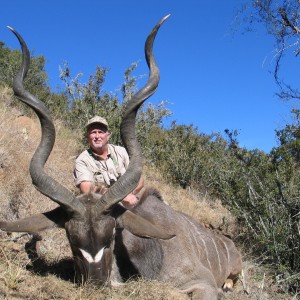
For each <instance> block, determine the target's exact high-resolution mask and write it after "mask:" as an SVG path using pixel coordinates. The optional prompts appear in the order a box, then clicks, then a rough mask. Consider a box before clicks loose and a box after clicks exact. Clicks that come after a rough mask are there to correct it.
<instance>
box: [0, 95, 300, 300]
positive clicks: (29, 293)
mask: <svg viewBox="0 0 300 300" xmlns="http://www.w3.org/2000/svg"><path fill="white" fill-rule="evenodd" d="M11 94H12V93H11V91H10V90H9V89H0V219H4V220H14V219H16V218H22V217H24V216H28V215H31V214H33V213H37V212H43V211H47V210H49V209H51V208H53V207H54V206H55V204H54V203H52V202H51V201H49V200H48V199H47V198H46V197H44V196H43V195H41V194H40V193H38V192H37V191H36V190H35V189H34V187H33V186H32V184H31V181H30V178H29V173H28V164H29V161H30V158H31V156H32V153H33V151H34V150H35V148H36V146H37V143H38V141H39V136H40V128H39V123H38V121H37V120H36V119H29V118H27V117H25V116H20V115H21V113H20V112H19V111H17V110H15V109H13V108H12V107H11V106H10V103H11V101H12V100H11ZM56 128H57V135H58V138H57V142H56V145H55V147H54V150H53V152H52V154H51V157H50V159H49V161H48V162H47V165H46V170H47V173H48V174H50V175H51V176H53V177H54V178H55V179H56V180H58V181H59V182H61V183H62V184H63V185H64V186H66V187H68V188H69V189H70V190H75V188H74V185H73V179H72V170H73V164H74V158H75V156H76V154H77V149H78V144H77V140H76V137H73V136H72V134H71V133H70V132H69V131H67V130H66V129H65V128H64V127H63V126H61V124H60V123H59V122H56ZM144 171H145V173H144V174H145V175H144V176H145V181H146V185H151V186H155V187H157V188H158V189H159V190H160V191H161V194H162V195H163V197H164V198H165V200H166V201H167V202H168V203H169V204H170V205H171V206H172V207H174V208H175V209H178V210H181V211H184V212H185V213H187V214H190V215H192V216H194V217H195V218H196V219H197V220H198V221H199V222H202V223H204V224H211V225H212V226H213V227H215V228H222V229H223V230H225V231H227V232H230V233H234V228H235V226H236V220H235V219H234V218H233V216H232V215H231V214H230V212H229V211H227V210H226V209H225V208H224V207H223V206H222V205H221V203H220V202H219V201H212V200H211V199H209V197H205V198H203V197H200V195H199V194H198V193H197V192H195V191H194V190H189V189H187V190H183V189H181V188H179V187H174V186H172V185H170V184H168V183H167V182H166V181H165V180H164V178H163V177H162V176H161V175H160V174H157V172H156V171H155V170H153V169H150V168H145V170H144ZM268 274H269V272H268V270H265V269H263V268H262V267H261V266H257V265H256V263H255V262H253V261H251V260H250V259H245V261H244V271H243V275H242V276H241V277H240V280H239V281H238V282H237V284H236V287H235V289H234V291H233V292H232V293H227V294H226V295H225V297H224V298H225V299H234V300H235V299H251V300H254V299H259V300H264V299H275V300H276V299H278V300H279V299H293V298H292V297H291V296H290V295H288V294H284V293H282V291H280V288H279V287H278V286H276V285H274V284H273V283H272V280H271V278H270V276H269V275H268ZM73 278H74V273H73V261H72V258H71V251H70V248H69V245H68V241H67V239H66V236H65V233H64V231H63V230H59V229H54V230H51V231H46V232H43V233H41V235H40V236H34V237H33V236H32V235H29V234H20V233H12V234H7V233H3V232H1V233H0V299H74V300H75V299H78V300H81V299H86V300H93V299H114V300H125V299H132V300H134V299H143V300H147V299H149V300H150V299H151V300H152V299H165V300H169V299H170V300H171V299H172V300H173V299H178V300H181V299H188V297H187V296H186V295H182V294H180V293H178V291H177V290H175V289H173V288H172V287H170V286H169V285H167V284H163V283H159V282H149V281H148V282H147V281H142V280H139V281H132V282H129V283H126V284H125V285H124V286H122V287H121V288H118V289H108V288H95V287H93V286H89V285H84V286H78V285H76V284H74V282H73ZM294 299H296V297H295V298H294Z"/></svg>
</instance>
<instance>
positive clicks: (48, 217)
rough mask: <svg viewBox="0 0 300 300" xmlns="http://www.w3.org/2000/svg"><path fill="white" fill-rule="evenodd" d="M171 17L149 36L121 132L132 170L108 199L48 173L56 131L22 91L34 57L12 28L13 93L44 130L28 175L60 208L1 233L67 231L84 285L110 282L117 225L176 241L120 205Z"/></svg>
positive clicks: (135, 171)
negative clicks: (18, 51)
mask: <svg viewBox="0 0 300 300" xmlns="http://www.w3.org/2000/svg"><path fill="white" fill-rule="evenodd" d="M167 17H168V16H166V17H164V18H163V19H162V20H161V21H160V22H159V23H158V24H157V25H156V26H155V27H154V28H153V29H152V31H151V33H150V34H149V36H148V37H147V40H146V43H145V56H146V60H147V64H148V67H149V71H150V75H149V78H148V81H147V83H146V85H145V86H144V87H143V88H142V89H141V90H139V91H138V92H137V93H136V94H135V95H134V96H133V97H132V98H131V100H130V101H129V102H128V104H127V106H126V109H125V112H124V115H123V118H122V123H121V128H120V132H121V138H122V141H123V143H124V145H125V148H126V149H127V151H128V154H129V157H130V163H129V166H128V169H127V171H126V173H125V174H124V175H123V176H121V177H120V178H119V180H118V181H117V182H116V183H115V184H114V185H112V186H111V187H110V188H109V190H108V191H107V192H106V193H105V194H104V195H101V194H95V193H89V194H83V195H80V196H74V194H73V193H72V192H70V191H69V190H68V189H66V188H65V187H63V186H62V185H61V184H60V183H58V182H57V181H55V180H54V179H53V178H51V177H50V176H48V175H47V174H46V173H45V171H44V165H45V163H46V161H47V159H48V157H49V155H50V153H51V151H52V148H53V145H54V142H55V128H54V125H53V121H52V119H51V116H50V112H49V111H48V109H47V108H46V106H45V105H44V103H42V102H41V101H39V100H38V99H36V98H35V97H34V96H33V95H31V94H30V93H29V92H28V91H26V90H25V88H24V86H23V80H24V78H25V77H26V73H27V71H28V69H29V65H30V54H29V51H28V48H27V46H26V43H25V42H24V40H23V38H22V37H21V36H20V34H18V33H17V32H16V31H15V30H14V29H12V28H10V27H9V29H10V30H11V31H12V32H13V33H14V34H15V35H16V36H17V38H18V40H19V42H20V45H21V48H22V65H21V68H20V70H19V72H18V73H17V75H16V76H15V78H14V82H13V90H14V93H15V95H16V97H17V98H18V99H19V100H21V101H22V102H24V103H25V104H27V105H28V106H29V107H31V108H32V109H33V110H34V111H35V113H36V114H37V116H38V118H39V120H40V123H41V129H42V137H41V141H40V144H39V146H38V147H37V149H36V151H35V153H34V155H33V157H32V160H31V163H30V175H31V178H32V182H33V184H34V186H35V187H36V188H37V190H38V191H40V192H41V193H42V194H44V195H46V196H47V197H48V198H49V199H51V200H52V201H54V202H56V203H57V204H58V205H59V206H58V207H57V208H56V209H54V210H53V211H50V212H46V213H43V214H39V215H35V216H31V217H28V218H25V219H22V220H17V221H15V222H0V228H1V229H2V230H5V231H26V232H37V231H40V230H43V229H46V228H50V227H53V226H60V227H64V228H65V230H66V233H67V236H68V239H69V243H70V246H71V248H72V252H73V255H74V258H75V262H76V266H77V271H78V272H77V273H78V277H79V279H80V280H81V281H82V280H83V281H85V280H87V279H90V280H96V281H97V282H98V283H100V284H106V283H108V282H109V278H110V272H111V267H112V260H113V247H114V233H115V228H116V224H118V227H123V228H126V229H127V230H129V231H131V232H132V233H133V234H135V235H138V236H142V237H156V238H162V239H168V238H171V237H172V236H174V235H172V234H170V233H168V232H166V231H165V230H163V229H162V228H158V227H156V226H155V225H154V224H152V223H150V222H148V221H146V220H145V219H143V218H142V217H139V216H138V215H135V214H134V213H132V212H130V211H128V210H126V209H124V208H123V207H122V206H121V205H119V204H118V203H119V202H120V201H121V200H122V199H123V198H124V197H125V196H126V195H128V194H129V193H130V192H132V191H133V190H134V189H135V187H136V186H137V184H138V182H139V179H140V177H141V173H142V152H141V148H140V145H139V143H138V141H137V139H136V135H135V120H136V113H137V111H138V109H139V107H140V106H141V105H142V104H143V102H144V101H145V100H146V99H147V98H149V97H150V96H151V95H152V94H153V93H154V92H155V90H156V88H157V86H158V83H159V69H158V67H157V65H156V62H155V59H154V56H153V42H154V39H155V36H156V34H157V31H158V29H159V28H160V26H161V24H162V23H163V22H164V21H165V20H166V19H167Z"/></svg>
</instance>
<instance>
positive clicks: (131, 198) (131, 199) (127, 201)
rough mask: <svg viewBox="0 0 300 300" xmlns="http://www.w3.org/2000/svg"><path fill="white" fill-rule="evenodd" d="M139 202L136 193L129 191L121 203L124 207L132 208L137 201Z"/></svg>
mask: <svg viewBox="0 0 300 300" xmlns="http://www.w3.org/2000/svg"><path fill="white" fill-rule="evenodd" d="M138 202H139V199H138V197H137V196H136V195H134V194H132V193H130V194H129V195H127V196H126V197H125V198H124V199H123V200H122V204H123V205H124V207H125V208H127V209H131V208H133V207H134V206H135V205H136V204H137V203H138Z"/></svg>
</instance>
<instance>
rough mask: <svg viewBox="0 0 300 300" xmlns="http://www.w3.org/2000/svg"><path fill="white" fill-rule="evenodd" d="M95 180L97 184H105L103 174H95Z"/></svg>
mask: <svg viewBox="0 0 300 300" xmlns="http://www.w3.org/2000/svg"><path fill="white" fill-rule="evenodd" d="M94 180H95V182H101V183H104V182H105V180H104V177H103V175H102V173H100V172H96V173H94Z"/></svg>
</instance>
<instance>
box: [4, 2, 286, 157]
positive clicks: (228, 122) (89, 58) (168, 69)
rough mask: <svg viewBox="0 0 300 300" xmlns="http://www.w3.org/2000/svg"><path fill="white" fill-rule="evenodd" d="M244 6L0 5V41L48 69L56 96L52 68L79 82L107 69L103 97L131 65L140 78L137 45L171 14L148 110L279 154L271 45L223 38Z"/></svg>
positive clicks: (260, 39)
mask: <svg viewBox="0 0 300 300" xmlns="http://www.w3.org/2000/svg"><path fill="white" fill-rule="evenodd" d="M243 2H245V1H242V0H226V1H224V0H219V1H202V0H185V1H183V0H177V1H171V0H151V1H147V2H146V1H141V0H139V1H138V0H128V1H125V0H110V1H102V0H98V1H96V0H72V1H68V0H67V1H64V0H60V1H57V0H52V1H41V0H28V1H24V0H0V4H1V11H0V40H1V41H3V42H4V43H5V44H6V45H7V46H9V47H11V48H19V45H18V43H17V41H16V38H15V37H14V36H13V34H12V33H11V32H10V31H9V30H8V29H7V28H6V26H7V25H9V26H11V27H13V28H15V29H16V30H17V31H18V32H19V33H20V34H21V35H22V36H23V38H24V39H25V40H26V42H27V45H28V47H29V48H30V50H31V51H32V52H33V54H34V55H39V54H41V55H43V56H44V57H45V58H46V59H47V63H46V70H47V72H48V74H49V83H50V85H51V86H52V87H53V89H55V88H57V87H58V86H59V85H61V86H62V82H61V81H60V79H59V66H62V65H63V64H64V62H65V61H67V62H68V64H69V66H70V69H71V72H72V74H73V75H76V74H77V73H79V72H83V74H84V76H83V78H82V81H85V80H86V79H87V78H88V76H89V75H90V74H92V73H93V72H94V71H95V68H96V66H97V65H101V66H103V67H108V68H110V71H109V73H108V75H107V79H106V83H105V85H104V88H105V90H107V91H111V92H116V90H117V89H118V88H119V87H120V85H121V83H122V81H123V78H124V71H125V69H126V68H127V67H129V66H130V65H131V63H133V62H137V61H138V62H139V66H138V68H137V70H136V71H135V75H136V76H140V75H145V74H148V71H147V67H146V63H145V61H144V52H143V51H144V42H145V38H146V36H147V35H148V33H149V32H150V30H151V29H152V27H153V26H154V25H155V24H156V23H157V22H158V21H159V20H160V19H161V18H162V17H164V16H165V15H167V14H171V16H170V18H169V19H168V20H167V21H166V22H165V23H164V25H163V26H162V27H161V29H160V31H159V33H158V36H157V39H156V41H155V46H154V53H155V56H156V60H157V63H158V65H159V67H160V70H161V81H160V85H159V88H158V90H157V92H156V93H155V95H154V96H152V98H150V99H149V100H148V101H151V102H152V103H154V104H158V103H159V102H160V101H162V100H168V101H170V102H171V104H169V105H168V107H169V109H170V110H171V111H172V112H173V115H172V116H171V117H170V118H169V120H166V124H167V123H168V122H170V121H171V120H176V121H177V123H178V124H186V125H189V124H193V125H194V126H197V127H198V129H199V131H200V132H205V133H207V134H210V133H213V132H221V133H223V132H224V130H225V129H226V128H228V129H232V130H234V129H237V130H238V131H239V133H240V135H239V141H240V145H241V146H245V147H247V148H248V149H254V148H258V149H261V150H264V151H266V152H268V151H270V149H271V148H272V147H274V146H276V145H277V143H276V138H275V132H274V130H275V129H278V128H281V127H283V126H284V125H285V124H286V123H287V122H288V121H289V119H290V113H289V112H290V109H291V104H290V103H286V102H285V103H284V102H281V101H280V100H278V99H277V98H276V97H275V96H274V93H275V91H276V86H275V83H274V80H273V77H272V75H271V74H270V73H269V70H270V69H271V67H272V66H271V65H270V63H271V62H272V58H273V52H272V51H273V41H272V39H271V38H270V37H268V36H266V35H265V34H264V32H263V31H260V32H257V33H251V34H244V35H243V34H240V32H241V31H242V28H240V29H239V28H237V29H238V30H237V33H236V34H233V32H232V31H231V30H230V26H231V25H232V24H233V20H234V16H235V14H236V11H237V9H239V7H240V5H241V4H242V3H243ZM146 78H147V77H145V78H144V79H141V80H140V81H139V82H138V84H139V87H141V86H142V85H143V83H144V80H146Z"/></svg>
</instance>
